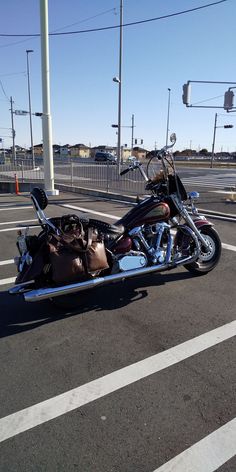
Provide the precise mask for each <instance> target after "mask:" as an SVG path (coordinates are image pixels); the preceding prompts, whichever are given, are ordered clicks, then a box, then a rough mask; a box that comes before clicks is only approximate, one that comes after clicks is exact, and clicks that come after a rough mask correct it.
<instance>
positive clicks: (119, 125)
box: [117, 0, 123, 174]
mask: <svg viewBox="0 0 236 472" xmlns="http://www.w3.org/2000/svg"><path fill="white" fill-rule="evenodd" d="M122 47H123V0H120V48H119V97H118V142H117V151H118V153H117V164H118V172H119V174H120V164H121V159H122V156H121V154H122V153H121V84H122V82H121V80H122V79H121V76H122Z"/></svg>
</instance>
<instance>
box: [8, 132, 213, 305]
mask: <svg viewBox="0 0 236 472" xmlns="http://www.w3.org/2000/svg"><path fill="white" fill-rule="evenodd" d="M170 140H171V144H170V145H166V146H164V147H163V148H162V149H161V150H159V151H157V150H155V151H151V152H149V153H148V156H147V157H148V159H149V161H148V164H147V169H146V172H145V170H144V168H143V167H144V166H143V165H142V163H141V162H139V161H138V160H136V159H133V160H132V162H131V164H130V165H129V166H128V167H127V168H126V169H125V170H123V171H122V172H121V175H124V174H126V173H127V172H131V171H135V170H136V171H139V172H140V173H141V174H142V176H143V178H144V180H145V182H146V187H145V188H146V190H148V191H149V192H150V193H151V195H150V196H148V197H146V198H145V199H143V200H142V201H140V202H138V203H137V204H136V205H135V206H134V207H133V208H132V209H131V210H130V211H129V212H128V213H127V214H126V215H124V216H123V217H122V218H121V219H119V220H118V221H117V222H115V223H114V224H108V223H105V222H103V221H100V220H95V219H84V218H83V217H80V218H78V216H77V215H67V216H68V218H69V221H70V220H71V219H72V221H73V222H74V224H75V225H76V222H77V223H78V224H80V225H81V224H82V225H85V226H87V227H90V228H91V227H92V228H93V229H95V230H96V232H97V234H98V235H99V238H100V241H103V243H104V246H105V251H106V256H107V265H106V268H105V269H103V270H100V271H95V272H94V273H89V274H87V277H86V279H83V280H81V279H79V278H78V280H77V281H75V282H73V283H70V282H68V281H67V280H65V281H64V283H62V284H56V283H55V281H53V278H52V275H51V270H52V268H51V263H50V258H49V257H47V255H46V256H45V251H44V259H42V261H43V262H42V261H41V265H39V268H37V257H38V254H39V251H40V248H42V247H43V245H44V244H45V241H46V240H48V237H53V235H54V236H55V237H57V236H59V235H60V233H61V232H65V231H66V229H65V228H63V225H62V221H64V220H65V217H61V218H47V217H46V215H45V213H44V210H45V208H46V206H47V203H48V201H47V196H46V194H45V192H44V191H43V190H42V189H39V188H35V189H33V191H32V192H31V199H32V202H33V204H34V206H35V209H36V213H37V216H38V220H39V224H40V226H41V228H42V231H41V232H40V233H39V235H34V236H29V235H28V233H27V230H26V233H25V234H22V233H21V232H20V234H19V235H18V240H17V247H18V250H19V253H20V254H19V257H18V258H16V264H17V267H18V276H17V278H16V285H15V286H14V287H12V288H11V289H10V293H11V294H23V296H24V299H25V301H28V302H34V301H38V300H43V299H54V298H55V297H61V296H64V295H70V294H76V293H77V292H80V291H85V290H88V289H92V288H94V287H99V286H103V285H108V284H111V283H114V282H118V281H124V280H126V279H130V278H133V277H137V276H145V275H146V274H151V273H154V272H163V271H166V270H170V269H175V268H177V267H179V266H184V267H185V268H186V269H187V270H188V271H190V272H192V273H193V274H194V275H203V274H207V273H208V272H210V271H211V270H212V269H214V267H215V266H216V265H217V264H218V262H219V259H220V256H221V241H220V238H219V235H218V233H217V231H216V230H215V228H214V227H213V224H212V223H210V222H209V221H207V219H206V218H205V216H203V215H200V214H199V213H198V210H197V208H196V206H195V200H196V199H197V198H198V197H199V194H198V193H197V192H190V193H187V192H186V190H185V188H184V185H183V184H182V182H181V179H180V177H179V176H178V174H177V171H176V167H175V162H174V158H173V154H172V152H171V148H172V147H173V146H174V144H175V142H176V135H175V133H173V134H172V135H171V137H170ZM157 163H159V164H160V166H161V171H160V172H158V173H157V172H156V170H157ZM153 167H154V174H155V175H151V169H152V168H153ZM63 218H64V220H63ZM68 218H67V221H68Z"/></svg>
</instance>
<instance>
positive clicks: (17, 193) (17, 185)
mask: <svg viewBox="0 0 236 472" xmlns="http://www.w3.org/2000/svg"><path fill="white" fill-rule="evenodd" d="M15 193H16V195H19V193H20V192H19V181H18V177H17V175H16V174H15Z"/></svg>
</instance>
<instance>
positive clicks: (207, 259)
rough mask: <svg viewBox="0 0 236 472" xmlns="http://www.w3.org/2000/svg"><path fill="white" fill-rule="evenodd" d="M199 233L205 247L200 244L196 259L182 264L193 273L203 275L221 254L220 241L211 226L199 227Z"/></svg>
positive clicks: (211, 268) (212, 267)
mask: <svg viewBox="0 0 236 472" xmlns="http://www.w3.org/2000/svg"><path fill="white" fill-rule="evenodd" d="M200 233H201V235H202V236H203V238H204V239H205V241H206V242H207V244H208V247H207V248H205V247H204V246H203V245H202V246H201V252H200V256H199V258H198V260H197V261H195V262H193V263H192V264H186V265H185V266H184V267H185V268H186V269H187V270H189V271H190V272H192V273H193V274H195V275H204V274H207V273H208V272H210V271H211V270H213V269H214V268H215V267H216V265H217V264H218V262H219V260H220V256H221V241H220V238H219V235H218V233H217V231H216V230H215V229H214V228H212V227H211V226H204V227H203V228H201V229H200Z"/></svg>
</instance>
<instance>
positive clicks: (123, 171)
mask: <svg viewBox="0 0 236 472" xmlns="http://www.w3.org/2000/svg"><path fill="white" fill-rule="evenodd" d="M129 171H130V169H124V170H122V171H121V173H120V175H125V174H127V172H129Z"/></svg>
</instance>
